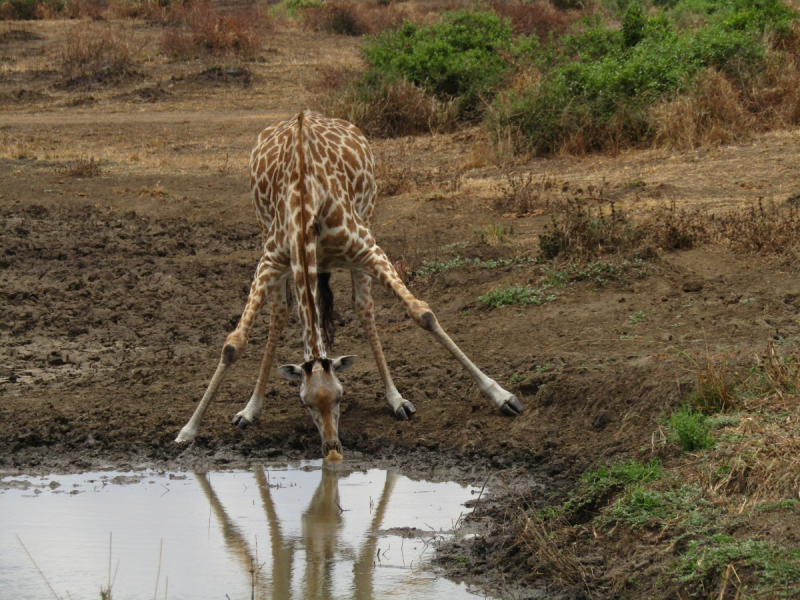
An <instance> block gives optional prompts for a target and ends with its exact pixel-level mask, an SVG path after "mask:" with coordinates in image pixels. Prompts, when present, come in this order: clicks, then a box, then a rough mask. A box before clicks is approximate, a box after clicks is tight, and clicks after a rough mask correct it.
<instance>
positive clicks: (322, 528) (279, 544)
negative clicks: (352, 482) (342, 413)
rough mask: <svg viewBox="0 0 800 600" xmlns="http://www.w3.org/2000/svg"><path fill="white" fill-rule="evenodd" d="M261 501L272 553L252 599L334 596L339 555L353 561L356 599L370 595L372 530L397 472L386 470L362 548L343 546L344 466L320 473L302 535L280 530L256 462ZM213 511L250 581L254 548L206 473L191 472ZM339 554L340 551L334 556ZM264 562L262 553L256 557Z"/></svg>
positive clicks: (374, 549)
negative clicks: (295, 584)
mask: <svg viewBox="0 0 800 600" xmlns="http://www.w3.org/2000/svg"><path fill="white" fill-rule="evenodd" d="M253 474H254V475H255V479H256V483H257V484H258V489H259V494H260V496H261V503H262V505H263V508H264V512H265V514H266V517H267V523H268V524H269V533H270V547H271V554H272V569H271V577H265V576H264V575H261V576H259V577H258V579H257V583H256V585H255V588H254V595H255V598H259V599H265V600H266V599H270V600H283V599H289V598H292V597H296V598H304V599H309V600H316V599H319V600H326V599H328V598H332V597H333V591H334V590H333V583H334V582H333V577H332V576H333V568H334V566H335V560H336V559H337V558H339V559H344V560H353V561H354V564H353V580H352V587H351V589H350V590H349V593H350V596H349V597H352V598H355V599H358V600H373V599H374V598H375V596H374V592H373V579H372V577H373V570H374V563H373V561H374V559H375V555H376V552H377V544H378V536H377V535H373V534H372V532H376V531H378V530H379V529H380V528H381V525H382V523H383V519H384V516H385V514H386V509H387V507H388V505H389V499H390V497H391V494H392V489H393V488H394V485H395V481H396V480H397V475H396V474H395V473H392V472H387V473H386V481H385V483H384V486H383V491H382V493H381V496H380V499H379V500H378V504H377V507H376V508H375V510H374V512H373V514H372V522H371V523H370V527H369V530H368V534H367V536H366V537H365V539H364V541H363V543H362V545H361V547H360V548H358V549H356V548H350V547H346V546H345V547H342V548H341V551H340V533H341V531H342V528H343V525H344V522H343V519H342V511H341V510H340V507H339V505H340V502H339V480H340V479H343V478H346V477H347V476H348V475H350V473H349V472H346V471H334V470H332V469H321V478H320V482H319V485H318V486H317V489H316V491H315V492H314V495H313V496H312V498H311V502H309V505H308V507H307V508H306V510H305V511H304V512H303V515H302V519H301V521H302V535H301V538H300V539H291V538H289V537H288V536H285V535H284V533H283V532H282V531H281V524H280V521H279V520H278V516H277V513H276V511H275V505H274V503H273V501H272V495H271V493H270V487H269V483H268V480H267V477H266V475H265V473H264V469H263V468H261V467H254V468H253ZM194 476H195V478H196V479H197V481H198V482H199V484H200V487H201V488H202V490H203V493H204V494H205V496H206V498H207V499H208V502H209V504H210V505H211V510H212V512H213V513H214V516H215V518H216V520H217V522H218V523H219V525H220V527H221V529H222V536H223V539H224V540H225V545H226V547H227V549H228V552H229V553H230V555H231V556H232V557H234V559H235V560H236V561H237V562H238V563H239V564H240V565H241V568H242V573H243V575H244V576H245V578H246V580H247V582H248V584H249V583H250V581H251V569H253V568H255V569H258V566H259V565H258V564H257V560H256V555H255V552H254V551H253V548H251V545H250V544H249V543H248V541H247V540H246V539H245V537H244V536H243V535H242V533H241V531H240V530H239V528H238V527H237V526H236V525H235V524H234V523H233V522H232V521H231V519H230V518H229V516H228V514H227V512H226V511H225V507H224V506H223V505H222V502H220V500H219V498H218V497H217V495H216V493H215V492H214V489H213V487H212V486H211V483H210V482H209V480H208V477H207V475H206V473H197V472H195V473H194ZM298 546H299V548H298ZM298 550H300V551H302V553H303V554H304V559H305V573H304V577H303V584H302V589H300V590H294V593H293V590H292V569H293V567H294V562H295V560H294V559H295V555H296V553H297V552H298ZM337 555H338V556H337ZM260 560H261V562H262V563H263V562H264V560H263V557H262V558H261V559H260Z"/></svg>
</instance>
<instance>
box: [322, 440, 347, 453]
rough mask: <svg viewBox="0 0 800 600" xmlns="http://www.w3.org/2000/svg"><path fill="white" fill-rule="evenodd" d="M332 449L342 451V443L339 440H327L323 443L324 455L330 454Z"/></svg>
mask: <svg viewBox="0 0 800 600" xmlns="http://www.w3.org/2000/svg"><path fill="white" fill-rule="evenodd" d="M331 450H336V452H338V453H339V454H341V453H342V443H341V442H340V441H339V440H338V439H335V440H325V442H323V444H322V456H328V454H330V452H331Z"/></svg>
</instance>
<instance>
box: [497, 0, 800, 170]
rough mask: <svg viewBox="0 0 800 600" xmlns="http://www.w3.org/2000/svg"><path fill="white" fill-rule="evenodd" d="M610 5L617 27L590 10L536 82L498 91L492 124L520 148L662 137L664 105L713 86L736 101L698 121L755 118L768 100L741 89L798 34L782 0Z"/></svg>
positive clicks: (535, 150) (594, 146)
mask: <svg viewBox="0 0 800 600" xmlns="http://www.w3.org/2000/svg"><path fill="white" fill-rule="evenodd" d="M607 6H608V7H609V8H611V15H612V20H613V21H616V23H619V26H616V27H615V26H611V24H610V23H609V22H608V21H605V20H603V19H600V18H598V17H597V16H595V17H587V19H586V20H585V21H584V23H583V29H582V30H581V31H576V32H575V33H572V34H569V35H566V36H564V37H563V38H561V41H560V43H559V44H555V45H553V46H551V47H550V49H549V52H546V53H543V54H542V56H541V57H540V60H539V62H538V63H537V64H536V65H535V66H534V67H532V70H533V72H532V73H531V74H530V75H529V77H528V79H529V80H530V85H525V86H516V87H515V86H511V87H509V88H508V89H505V90H503V92H502V93H500V94H499V95H498V96H497V98H496V100H495V102H494V104H493V109H492V111H491V112H490V113H489V121H490V123H491V127H492V128H493V130H494V131H495V132H496V133H497V135H498V136H506V135H510V136H511V137H512V138H513V140H514V142H515V146H516V148H517V150H518V151H522V152H526V153H531V154H549V153H552V152H558V151H568V152H575V153H585V152H591V151H596V150H607V149H612V150H616V149H619V148H622V147H625V146H629V145H632V144H636V143H640V142H642V141H647V140H651V139H654V138H655V137H658V136H660V137H659V139H660V140H661V141H662V142H665V141H666V138H667V137H669V136H667V135H666V134H665V130H664V129H663V128H662V129H659V124H658V122H659V120H664V118H663V117H664V113H665V111H666V112H668V109H665V108H664V106H666V105H668V103H670V102H674V101H675V100H676V98H679V97H683V96H685V95H692V94H694V95H695V97H697V98H699V97H700V96H701V95H708V92H709V91H710V90H712V89H713V87H714V86H716V87H717V88H720V87H721V88H723V89H721V90H720V91H719V92H717V93H713V94H711V97H712V98H715V99H716V100H717V101H718V102H719V101H725V102H728V103H730V104H733V105H735V106H736V107H737V108H736V109H731V108H729V109H727V110H725V109H722V110H717V111H716V113H717V114H710V115H709V114H706V115H703V116H702V117H700V119H698V122H696V123H694V124H693V126H694V128H695V129H698V128H699V129H703V128H705V129H710V128H713V125H711V124H710V123H707V122H703V120H704V119H705V120H706V121H714V122H717V121H719V122H721V123H722V125H723V126H728V125H729V124H728V123H725V121H726V119H727V120H730V119H731V118H733V119H736V117H737V112H738V113H741V114H748V115H753V116H754V118H757V117H756V115H758V114H759V113H760V112H761V111H762V109H763V106H762V105H761V103H760V102H753V101H752V100H753V99H752V98H750V99H747V98H745V93H746V92H745V90H749V89H750V87H751V86H752V85H753V83H754V82H758V83H757V85H758V87H759V88H761V87H762V86H766V85H769V84H767V83H766V79H768V78H769V76H766V75H765V73H766V72H767V71H768V70H769V69H768V65H769V63H770V61H771V60H773V59H774V58H775V57H776V53H780V52H782V50H780V47H781V45H782V44H784V42H785V40H788V39H791V38H792V36H793V35H795V34H794V33H793V32H792V29H791V28H792V23H793V22H794V21H795V20H796V16H797V15H796V13H795V12H794V11H792V10H791V9H790V8H789V7H788V6H786V5H785V4H783V3H782V2H780V1H779V0H773V1H764V2H758V3H755V4H753V3H749V2H744V0H737V1H734V2H726V3H716V2H708V3H698V2H691V1H688V0H686V1H679V2H677V3H674V4H673V5H672V6H671V7H669V8H662V9H657V8H655V7H654V9H653V10H647V9H646V8H645V5H644V4H643V3H639V2H629V3H627V2H626V3H619V4H618V5H617V6H618V7H619V8H616V7H614V6H613V5H611V3H609V4H608V5H607ZM615 8H616V10H618V11H619V12H616V13H615ZM689 23H691V25H687V24H689ZM790 55H791V52H790V53H789V55H786V56H787V60H790V61H791V60H792V59H789V58H788V57H789V56H790ZM787 64H788V63H787V62H784V67H786V66H787ZM790 70H791V71H793V72H792V73H791V74H784V75H782V76H779V78H780V79H781V81H782V84H781V86H782V92H781V94H783V95H784V96H785V98H786V99H791V100H790V102H791V103H794V102H796V98H795V97H796V93H795V92H793V91H792V90H791V83H790V81H794V78H795V77H796V67H795V66H794V63H792V67H791V69H790ZM717 74H718V75H717ZM716 77H719V79H715V78H716ZM723 81H724V83H723ZM696 89H697V90H700V89H702V90H703V93H702V94H701V93H700V92H699V91H694V90H696ZM718 102H717V103H718ZM659 108H660V109H661V110H659ZM792 118H797V115H794V116H793V117H792ZM673 120H674V119H673ZM738 121H739V122H740V123H739V125H740V126H748V125H750V124H751V122H752V121H751V120H748V119H744V118H739V119H738ZM669 127H671V125H670V124H668V125H667V128H669ZM736 133H743V132H736ZM690 137H691V138H692V139H691V141H690V143H695V142H696V141H697V137H698V136H697V135H693V136H690Z"/></svg>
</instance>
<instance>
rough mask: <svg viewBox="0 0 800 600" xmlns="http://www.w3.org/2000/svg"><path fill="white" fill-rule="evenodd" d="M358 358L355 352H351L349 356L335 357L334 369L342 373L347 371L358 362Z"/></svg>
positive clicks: (332, 362)
mask: <svg viewBox="0 0 800 600" xmlns="http://www.w3.org/2000/svg"><path fill="white" fill-rule="evenodd" d="M357 358H358V357H357V356H356V355H355V354H349V355H347V356H340V357H339V358H334V359H333V360H332V361H331V364H332V365H333V370H334V371H336V372H337V373H340V372H341V371H347V369H349V368H350V367H352V366H353V365H354V364H356V359H357Z"/></svg>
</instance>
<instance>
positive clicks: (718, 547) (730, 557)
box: [675, 535, 800, 598]
mask: <svg viewBox="0 0 800 600" xmlns="http://www.w3.org/2000/svg"><path fill="white" fill-rule="evenodd" d="M731 564H736V565H737V566H738V565H747V567H748V568H749V569H751V570H752V571H754V572H755V573H756V574H757V575H758V585H757V586H756V590H755V591H756V592H758V593H757V594H756V595H757V596H762V594H769V593H772V594H775V592H777V595H772V596H765V597H773V598H781V597H783V598H790V597H794V596H790V595H783V594H782V592H783V591H784V590H785V591H787V592H789V591H790V590H791V589H794V590H795V591H796V590H797V585H798V583H800V550H790V549H787V548H783V547H781V546H779V545H777V544H775V543H774V542H765V541H760V540H753V539H748V540H737V539H734V538H732V537H730V536H727V535H715V536H713V537H712V539H711V540H698V541H692V542H691V543H690V545H689V549H688V550H687V551H685V552H683V553H682V554H680V556H678V559H677V562H676V566H675V570H676V572H677V574H678V579H679V581H684V582H692V581H694V582H697V583H703V582H704V581H706V580H707V579H709V578H710V577H712V576H718V577H719V576H722V575H723V573H724V572H725V570H726V569H727V568H728V565H731Z"/></svg>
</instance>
